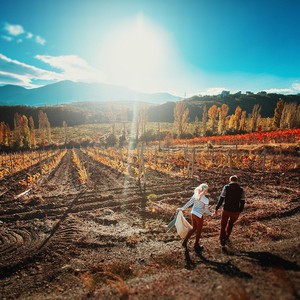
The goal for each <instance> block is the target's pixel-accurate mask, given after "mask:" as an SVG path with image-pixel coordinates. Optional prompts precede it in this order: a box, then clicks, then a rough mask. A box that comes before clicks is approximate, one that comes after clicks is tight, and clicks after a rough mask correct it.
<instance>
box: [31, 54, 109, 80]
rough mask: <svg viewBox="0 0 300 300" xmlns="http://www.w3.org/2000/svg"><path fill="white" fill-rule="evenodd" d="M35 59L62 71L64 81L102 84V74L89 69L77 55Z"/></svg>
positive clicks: (91, 68)
mask: <svg viewBox="0 0 300 300" xmlns="http://www.w3.org/2000/svg"><path fill="white" fill-rule="evenodd" d="M35 57H36V58H37V59H39V60H41V61H42V62H44V63H46V64H48V65H50V66H51V67H53V68H56V69H59V70H61V71H62V73H61V75H62V76H63V78H64V79H65V80H73V81H84V82H104V81H105V76H104V74H103V73H102V72H100V71H99V70H97V69H94V68H93V67H91V66H90V65H89V64H88V63H87V62H86V61H85V60H84V59H82V58H80V57H79V56H77V55H62V56H50V55H36V56H35Z"/></svg>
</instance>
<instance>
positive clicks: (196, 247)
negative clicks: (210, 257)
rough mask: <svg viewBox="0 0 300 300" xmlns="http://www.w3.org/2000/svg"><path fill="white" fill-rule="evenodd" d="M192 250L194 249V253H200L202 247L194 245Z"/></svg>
mask: <svg viewBox="0 0 300 300" xmlns="http://www.w3.org/2000/svg"><path fill="white" fill-rule="evenodd" d="M194 249H195V251H196V252H197V251H201V250H203V249H204V247H203V246H202V245H199V244H198V245H195V246H194Z"/></svg>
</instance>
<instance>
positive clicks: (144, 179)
mask: <svg viewBox="0 0 300 300" xmlns="http://www.w3.org/2000/svg"><path fill="white" fill-rule="evenodd" d="M142 174H143V190H144V193H145V192H146V172H145V160H144V152H143V147H142Z"/></svg>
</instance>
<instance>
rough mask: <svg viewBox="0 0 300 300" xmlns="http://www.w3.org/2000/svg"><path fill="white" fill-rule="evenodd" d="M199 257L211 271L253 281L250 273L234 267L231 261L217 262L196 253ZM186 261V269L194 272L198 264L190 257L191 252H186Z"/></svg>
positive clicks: (200, 253) (199, 252)
mask: <svg viewBox="0 0 300 300" xmlns="http://www.w3.org/2000/svg"><path fill="white" fill-rule="evenodd" d="M196 254H197V256H198V257H199V258H200V259H201V261H200V262H198V263H202V264H204V265H206V266H207V267H208V268H209V269H212V270H214V271H216V272H218V273H220V274H224V275H227V276H230V277H239V278H245V279H251V278H252V276H251V275H250V274H249V273H246V272H243V271H241V270H240V269H239V268H238V267H236V266H235V265H233V264H232V263H231V262H230V261H228V262H226V263H222V262H217V261H213V260H209V259H207V258H205V257H204V256H203V254H202V251H196ZM185 260H186V268H187V269H189V270H192V269H193V268H194V267H195V265H196V264H197V263H195V262H194V261H192V259H191V257H190V253H189V250H188V249H186V250H185Z"/></svg>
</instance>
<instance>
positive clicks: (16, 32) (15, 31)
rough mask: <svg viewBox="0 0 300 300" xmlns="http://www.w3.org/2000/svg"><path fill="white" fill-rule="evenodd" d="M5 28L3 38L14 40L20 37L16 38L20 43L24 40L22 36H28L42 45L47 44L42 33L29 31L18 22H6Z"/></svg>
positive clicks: (9, 40)
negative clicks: (35, 33) (37, 33)
mask: <svg viewBox="0 0 300 300" xmlns="http://www.w3.org/2000/svg"><path fill="white" fill-rule="evenodd" d="M3 30H4V31H5V33H6V34H5V35H2V36H1V37H2V39H4V40H6V41H8V42H11V41H13V40H14V39H15V38H17V37H18V39H17V40H16V42H17V43H18V44H19V43H21V42H23V39H22V38H20V37H24V38H27V39H29V40H32V41H34V42H36V43H37V44H40V45H42V46H44V45H45V44H46V40H45V39H44V38H42V37H41V36H40V35H34V34H33V33H31V32H27V31H26V30H25V29H24V28H23V26H22V25H17V24H9V23H6V24H5V25H4V28H3Z"/></svg>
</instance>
